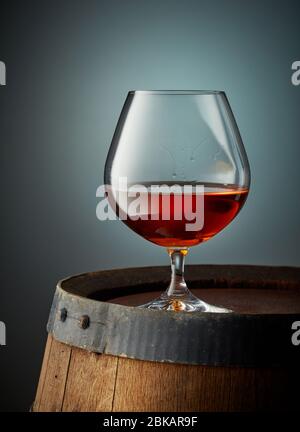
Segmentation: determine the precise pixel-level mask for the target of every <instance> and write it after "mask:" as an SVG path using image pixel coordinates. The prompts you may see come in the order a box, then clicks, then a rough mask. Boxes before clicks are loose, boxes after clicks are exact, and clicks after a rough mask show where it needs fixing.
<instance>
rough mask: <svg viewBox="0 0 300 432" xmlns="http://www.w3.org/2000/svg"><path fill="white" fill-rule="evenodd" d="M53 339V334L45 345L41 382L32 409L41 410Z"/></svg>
mask: <svg viewBox="0 0 300 432" xmlns="http://www.w3.org/2000/svg"><path fill="white" fill-rule="evenodd" d="M52 340H53V338H52V336H51V335H48V338H47V342H46V347H45V352H44V357H43V363H42V368H41V373H40V378H39V382H38V386H37V391H36V396H35V401H34V404H33V407H32V411H39V406H40V402H41V397H42V394H43V390H44V385H45V379H46V374H47V367H48V362H49V358H50V352H51V345H52Z"/></svg>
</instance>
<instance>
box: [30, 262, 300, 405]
mask: <svg viewBox="0 0 300 432" xmlns="http://www.w3.org/2000/svg"><path fill="white" fill-rule="evenodd" d="M168 275H169V271H168V270H167V269H164V268H156V267H154V268H152V269H149V268H144V269H125V270H113V271H104V272H95V273H88V274H83V275H80V276H74V277H72V278H68V279H66V280H65V281H63V282H62V283H61V287H60V288H58V290H57V292H56V295H55V299H54V302H53V306H52V310H51V314H50V320H49V325H48V330H49V332H50V335H49V337H48V341H47V345H46V349H45V355H44V360H43V366H42V370H41V375H40V381H39V385H38V388H37V394H36V400H35V403H34V405H33V411H41V412H43V411H68V412H69V411H83V412H89V411H96V412H97V411H107V412H120V411H136V412H139V411H141V412H146V411H154V412H157V411H164V412H178V411H179V412H180V411H182V412H184V411H196V412H197V411H208V412H215V411H221V412H242V411H250V412H253V411H276V412H277V411H296V410H297V409H298V402H299V395H298V389H299V388H300V368H299V366H298V365H299V355H300V350H299V347H297V346H294V345H293V344H292V343H291V334H292V329H291V324H292V322H294V321H298V320H299V319H300V318H299V316H300V315H299V314H300V269H293V268H271V267H256V266H191V267H190V268H189V275H190V276H189V277H190V286H191V287H192V288H194V289H195V290H197V289H199V296H200V294H201V295H203V296H204V297H205V295H207V298H205V300H207V299H210V300H211V303H213V304H215V303H216V302H217V301H219V302H220V304H222V305H223V306H224V305H225V302H226V301H227V302H229V303H230V302H231V303H232V309H233V310H234V311H235V313H232V314H202V313H194V314H184V313H182V314H181V313H178V314H176V313H175V314H174V313H167V312H164V311H163V312H161V313H160V311H150V310H143V309H139V308H134V307H130V306H129V305H130V304H133V303H134V302H135V301H137V304H138V303H139V302H140V300H141V296H143V295H145V294H146V295H150V296H154V294H155V290H156V287H157V289H159V290H161V287H162V286H163V283H164V282H166V283H167V280H168ZM124 294H125V296H126V298H125V297H124ZM133 297H134V299H133ZM122 298H123V300H122ZM215 300H216V302H215ZM132 301H133V302H132ZM113 302H115V303H113ZM122 302H123V305H122V304H118V303H122ZM223 303H224V304H223ZM231 303H230V304H231ZM126 304H127V305H128V306H125V305H126ZM225 306H226V305H225ZM64 308H66V310H67V316H66V319H61V315H60V313H59V312H60V311H61V310H62V309H64ZM87 314H88V316H89V326H88V327H87V328H83V327H82V326H80V322H81V318H82V316H84V315H87ZM223 315H224V316H223ZM59 340H60V342H59ZM76 344H77V345H76ZM217 365H218V366H217Z"/></svg>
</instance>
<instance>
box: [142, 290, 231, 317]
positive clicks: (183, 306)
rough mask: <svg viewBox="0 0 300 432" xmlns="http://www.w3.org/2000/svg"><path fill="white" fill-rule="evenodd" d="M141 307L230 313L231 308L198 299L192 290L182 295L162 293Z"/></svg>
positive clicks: (175, 310) (176, 310)
mask: <svg viewBox="0 0 300 432" xmlns="http://www.w3.org/2000/svg"><path fill="white" fill-rule="evenodd" d="M138 307H139V308H146V309H156V310H167V311H174V312H213V313H229V312H232V311H231V310H230V309H225V308H221V307H218V306H213V305H210V304H208V303H205V302H204V301H202V300H200V299H198V298H197V297H196V296H194V295H193V294H192V293H191V292H189V293H187V294H185V295H182V296H179V295H177V296H168V295H167V294H165V293H164V294H162V295H161V296H160V297H158V298H156V299H155V300H152V301H151V302H149V303H146V304H144V305H140V306H138Z"/></svg>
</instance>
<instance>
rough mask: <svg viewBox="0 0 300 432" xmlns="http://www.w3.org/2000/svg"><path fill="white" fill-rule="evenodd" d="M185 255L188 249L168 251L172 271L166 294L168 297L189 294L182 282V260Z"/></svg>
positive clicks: (183, 281)
mask: <svg viewBox="0 0 300 432" xmlns="http://www.w3.org/2000/svg"><path fill="white" fill-rule="evenodd" d="M187 253H188V249H168V254H169V256H170V258H171V269H172V277H171V282H170V285H169V287H168V288H167V292H166V294H167V296H168V297H172V298H174V297H175V298H176V297H183V296H185V295H186V294H188V292H189V290H188V287H187V285H186V283H185V280H184V260H185V256H186V255H187Z"/></svg>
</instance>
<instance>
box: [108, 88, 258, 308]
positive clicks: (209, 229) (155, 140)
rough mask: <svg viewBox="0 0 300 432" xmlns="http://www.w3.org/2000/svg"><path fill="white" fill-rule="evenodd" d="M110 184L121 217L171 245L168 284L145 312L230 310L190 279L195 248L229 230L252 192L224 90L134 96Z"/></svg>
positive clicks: (115, 148)
mask: <svg viewBox="0 0 300 432" xmlns="http://www.w3.org/2000/svg"><path fill="white" fill-rule="evenodd" d="M105 185H106V187H107V190H108V192H109V193H108V195H109V197H110V198H109V200H110V202H111V204H112V206H113V208H114V209H115V211H116V213H117V215H118V216H119V217H120V215H121V216H122V217H120V219H122V220H123V222H124V223H125V224H126V225H127V226H128V227H129V228H131V229H132V230H133V231H135V232H136V233H137V234H139V235H140V236H142V237H143V238H145V239H146V240H149V241H150V242H152V243H154V244H156V245H159V246H163V247H165V248H166V249H167V251H168V254H169V256H170V259H171V270H172V274H171V281H170V284H169V286H168V287H167V289H166V290H165V291H164V292H163V293H162V294H161V295H160V297H158V298H156V299H154V300H153V301H151V302H149V303H147V304H146V305H142V306H141V307H146V308H151V309H163V310H173V311H186V312H192V311H203V312H229V311H228V310H227V309H224V308H222V307H218V306H213V305H209V304H207V303H205V302H204V301H202V300H201V299H199V298H197V297H195V296H194V295H193V294H192V293H191V292H190V291H189V289H188V287H187V285H186V282H185V280H184V260H185V256H186V255H187V253H188V251H189V248H191V247H192V246H196V245H198V244H200V243H203V242H205V241H207V240H209V239H211V238H212V237H213V236H215V235H216V234H217V233H218V232H220V231H221V230H222V229H224V228H225V227H226V226H227V225H228V224H229V223H230V222H231V221H232V220H233V219H234V218H235V217H236V215H237V214H238V213H239V211H240V210H241V208H242V207H243V205H244V203H245V201H246V199H247V195H248V191H249V185H250V169H249V163H248V159H247V155H246V152H245V149H244V146H243V143H242V139H241V136H240V133H239V130H238V127H237V124H236V122H235V119H234V116H233V113H232V111H231V108H230V105H229V102H228V99H227V97H226V95H225V93H224V92H223V91H202V90H201V91H200V90H192V91H183V90H182V91H180V90H155V91H130V92H129V93H128V96H127V99H126V101H125V104H124V107H123V109H122V112H121V115H120V118H119V121H118V124H117V126H116V130H115V133H114V136H113V139H112V143H111V147H110V150H109V153H108V156H107V160H106V165H105ZM134 192H135V193H134Z"/></svg>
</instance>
